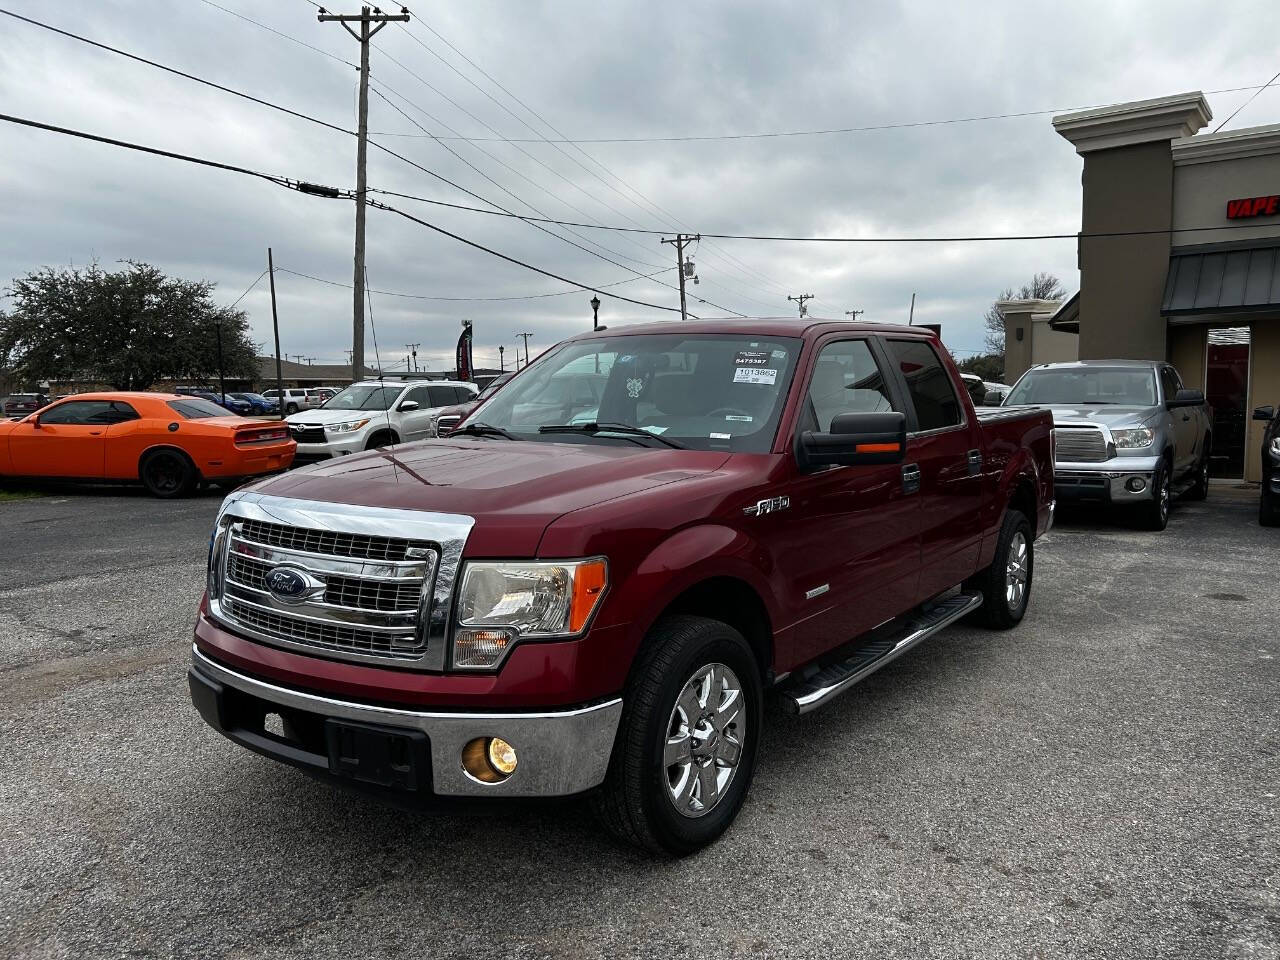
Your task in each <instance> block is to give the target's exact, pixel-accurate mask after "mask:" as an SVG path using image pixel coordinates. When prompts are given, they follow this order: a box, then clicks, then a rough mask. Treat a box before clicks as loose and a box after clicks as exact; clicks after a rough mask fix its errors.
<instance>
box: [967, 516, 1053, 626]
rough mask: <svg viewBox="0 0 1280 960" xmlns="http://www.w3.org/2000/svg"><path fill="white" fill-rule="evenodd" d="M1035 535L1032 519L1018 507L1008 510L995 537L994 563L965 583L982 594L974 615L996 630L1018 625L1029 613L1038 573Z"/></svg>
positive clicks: (978, 620)
mask: <svg viewBox="0 0 1280 960" xmlns="http://www.w3.org/2000/svg"><path fill="white" fill-rule="evenodd" d="M1034 541H1035V534H1034V532H1033V531H1032V529H1031V521H1030V520H1028V519H1027V518H1026V516H1025V515H1024V514H1023V513H1022V512H1021V511H1019V510H1013V509H1010V510H1007V511H1005V515H1004V522H1003V523H1002V524H1001V525H1000V537H999V539H997V540H996V555H995V556H994V557H992V558H991V566H989V567H987V568H986V569H985V570H983V571H982V572H981V573H979V574H978V575H977V576H975V577H972V578H971V579H969V580H967V581H966V582H965V588H966V589H969V590H977V591H978V592H979V593H981V594H982V606H981V607H979V608H978V609H977V611H975V613H974V615H973V618H974V619H975V620H976V621H977V622H978V623H980V624H982V625H983V626H987V627H990V628H991V629H993V630H1008V629H1009V628H1011V627H1016V626H1017V625H1018V624H1019V623H1021V622H1022V618H1023V617H1024V616H1026V613H1027V604H1028V603H1029V602H1030V600H1031V580H1032V576H1033V575H1034V574H1035V561H1036V555H1035V543H1034Z"/></svg>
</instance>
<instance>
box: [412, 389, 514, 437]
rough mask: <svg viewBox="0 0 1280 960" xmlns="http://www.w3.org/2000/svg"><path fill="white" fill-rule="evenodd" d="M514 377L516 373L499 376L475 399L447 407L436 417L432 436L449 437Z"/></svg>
mask: <svg viewBox="0 0 1280 960" xmlns="http://www.w3.org/2000/svg"><path fill="white" fill-rule="evenodd" d="M514 376H515V374H514V373H502V374H499V375H498V376H496V377H494V378H493V379H492V380H490V381H489V385H488V386H487V387H485V388H484V389H483V390H481V391H480V392H479V393H478V394H476V396H475V397H474V398H473V399H471V400H468V401H466V402H465V403H459V404H455V405H454V406H452V407H445V408H444V409H443V410H441V411H440V412H439V413H438V414H437V415H436V422H435V424H434V426H433V428H432V434H431V435H432V436H434V437H447V436H448V435H449V434H450V433H452V432H453V431H454V429H455V428H456V427H457V426H458V424H459V423H460V422H461V421H462V419H463V418H464V417H466V416H467V415H468V414H469V413H471V411H472V410H474V409H475V408H476V407H478V406H480V404H482V403H484V402H485V401H486V400H488V399H489V398H490V397H492V396H493V395H494V394H495V393H497V392H498V388H499V387H500V386H502V385H503V384H504V383H506V382H507V381H508V380H510V379H511V378H512V377H514Z"/></svg>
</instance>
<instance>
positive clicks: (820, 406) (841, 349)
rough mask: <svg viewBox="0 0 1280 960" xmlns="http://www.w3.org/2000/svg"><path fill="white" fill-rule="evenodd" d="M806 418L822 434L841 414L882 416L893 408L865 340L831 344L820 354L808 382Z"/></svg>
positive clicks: (827, 430)
mask: <svg viewBox="0 0 1280 960" xmlns="http://www.w3.org/2000/svg"><path fill="white" fill-rule="evenodd" d="M808 400H809V403H808V409H807V410H806V412H805V415H806V418H807V419H808V418H811V422H812V423H816V426H817V429H818V431H819V432H822V433H827V432H829V431H830V430H831V421H832V420H833V419H834V418H835V417H837V416H839V415H840V414H842V413H882V412H886V411H889V410H892V409H893V401H892V400H891V399H890V398H889V390H888V387H887V386H886V385H885V382H884V374H883V373H881V372H880V368H879V367H878V366H877V365H876V360H875V357H874V356H872V355H871V348H870V347H868V346H867V342H866V341H865V340H841V341H839V342H837V343H829V344H827V345H826V346H825V347H823V348H822V353H820V354H818V362H817V363H815V364H814V366H813V376H812V378H810V380H809V394H808Z"/></svg>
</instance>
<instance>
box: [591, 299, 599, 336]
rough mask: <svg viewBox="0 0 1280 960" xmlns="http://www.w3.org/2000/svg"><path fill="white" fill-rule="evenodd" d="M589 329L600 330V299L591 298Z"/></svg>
mask: <svg viewBox="0 0 1280 960" xmlns="http://www.w3.org/2000/svg"><path fill="white" fill-rule="evenodd" d="M591 329H592V330H599V329H600V298H599V297H592V298H591Z"/></svg>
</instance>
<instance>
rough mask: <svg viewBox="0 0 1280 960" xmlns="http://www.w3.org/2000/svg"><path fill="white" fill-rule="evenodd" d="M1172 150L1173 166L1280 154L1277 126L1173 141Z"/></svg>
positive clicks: (1278, 125)
mask: <svg viewBox="0 0 1280 960" xmlns="http://www.w3.org/2000/svg"><path fill="white" fill-rule="evenodd" d="M1172 149H1173V163H1174V165H1175V166H1185V165H1188V164H1193V163H1216V162H1218V161H1220V160H1241V159H1244V158H1245V157H1269V156H1273V155H1276V154H1280V123H1273V124H1270V125H1268V126H1264V127H1245V128H1244V129H1241V130H1226V131H1223V132H1222V133H1203V134H1200V135H1199V136H1194V137H1181V138H1179V139H1177V140H1175V141H1173V144H1172Z"/></svg>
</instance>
